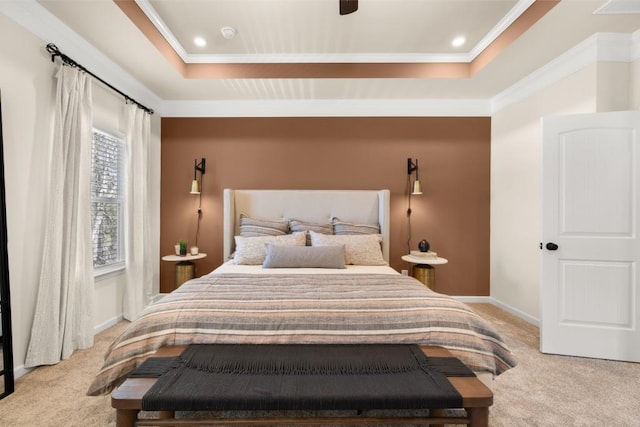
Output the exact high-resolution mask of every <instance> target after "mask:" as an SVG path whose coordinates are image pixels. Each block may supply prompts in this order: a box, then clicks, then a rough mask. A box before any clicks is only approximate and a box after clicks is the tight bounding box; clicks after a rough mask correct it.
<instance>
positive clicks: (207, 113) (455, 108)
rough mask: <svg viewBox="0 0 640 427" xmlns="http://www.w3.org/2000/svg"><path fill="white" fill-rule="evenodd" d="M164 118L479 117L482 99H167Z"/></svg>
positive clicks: (483, 112) (485, 111) (486, 111)
mask: <svg viewBox="0 0 640 427" xmlns="http://www.w3.org/2000/svg"><path fill="white" fill-rule="evenodd" d="M163 114H164V115H166V116H167V117H456V116H457V117H482V116H485V117H486V116H490V115H491V111H490V103H489V101H488V100H485V99H420V100H406V99H405V100H387V99H358V100H345V99H325V100H318V99H308V100H291V101H289V100H276V101H166V102H165V103H164V106H163Z"/></svg>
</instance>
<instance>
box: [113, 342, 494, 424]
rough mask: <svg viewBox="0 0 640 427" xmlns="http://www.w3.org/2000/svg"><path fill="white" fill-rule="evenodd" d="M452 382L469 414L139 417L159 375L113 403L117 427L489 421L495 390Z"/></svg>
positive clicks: (428, 350)
mask: <svg viewBox="0 0 640 427" xmlns="http://www.w3.org/2000/svg"><path fill="white" fill-rule="evenodd" d="M421 348H422V351H423V352H424V353H425V354H426V355H427V356H429V357H451V354H450V353H449V352H448V351H447V350H446V349H444V348H442V347H430V346H422V347H421ZM183 350H184V347H182V346H176V347H166V348H162V349H160V350H158V351H157V353H156V355H157V356H158V357H169V356H177V355H179V354H181V353H182V351H183ZM448 379H449V381H450V382H451V384H452V385H453V386H454V387H455V388H456V390H457V391H458V393H460V395H461V396H462V402H463V404H462V406H463V408H464V409H465V412H466V415H463V416H448V415H447V413H446V409H454V408H440V409H435V410H434V409H432V410H430V411H429V416H426V417H369V416H357V415H353V416H340V417H337V416H336V417H302V416H300V417H286V418H285V417H275V416H274V417H255V418H254V417H251V418H214V419H206V420H205V419H183V418H175V413H174V412H172V411H163V412H159V413H158V418H156V419H139V418H138V415H139V412H140V411H141V409H142V397H143V396H144V394H145V393H146V392H147V391H148V390H149V389H150V388H151V386H152V385H153V384H154V383H155V381H156V378H129V379H127V380H126V381H125V382H124V383H122V385H120V386H119V387H118V388H117V389H116V390H114V392H113V393H112V394H111V406H112V407H113V408H115V409H116V427H133V426H205V425H215V424H231V425H258V424H259V425H283V424H288V425H327V424H333V425H338V424H339V425H375V424H422V425H434V426H435V425H443V424H445V423H446V424H468V425H470V426H472V427H486V426H488V425H489V406H491V405H492V404H493V393H492V392H491V390H489V388H488V387H487V386H485V385H484V384H483V383H482V382H481V381H480V380H479V379H478V378H476V377H449V378H448Z"/></svg>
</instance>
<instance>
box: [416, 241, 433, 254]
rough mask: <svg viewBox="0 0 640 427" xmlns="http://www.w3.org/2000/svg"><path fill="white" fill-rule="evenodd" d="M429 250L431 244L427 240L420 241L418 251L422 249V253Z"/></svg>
mask: <svg viewBox="0 0 640 427" xmlns="http://www.w3.org/2000/svg"><path fill="white" fill-rule="evenodd" d="M429 248H430V245H429V242H427V241H426V240H420V243H418V249H420V252H429Z"/></svg>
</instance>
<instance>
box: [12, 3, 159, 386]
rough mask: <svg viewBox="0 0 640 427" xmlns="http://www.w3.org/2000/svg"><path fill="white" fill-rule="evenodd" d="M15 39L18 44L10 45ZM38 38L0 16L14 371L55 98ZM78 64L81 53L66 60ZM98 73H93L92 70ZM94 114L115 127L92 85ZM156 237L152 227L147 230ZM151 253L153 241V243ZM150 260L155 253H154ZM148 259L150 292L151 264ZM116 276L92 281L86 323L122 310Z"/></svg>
mask: <svg viewBox="0 0 640 427" xmlns="http://www.w3.org/2000/svg"><path fill="white" fill-rule="evenodd" d="M18 40H19V43H18V42H17V41H18ZM45 45H46V42H45V41H43V40H40V39H39V38H37V37H35V36H33V35H32V34H31V33H30V32H28V31H26V30H24V29H23V28H22V27H20V26H19V25H17V24H16V23H14V22H13V21H11V20H10V19H8V18H7V17H5V16H4V15H2V14H0V92H1V96H2V116H3V117H2V118H3V133H4V158H5V177H6V183H5V187H6V196H7V228H8V230H7V233H8V240H9V274H10V283H11V308H12V323H13V325H12V326H13V347H14V366H15V370H16V374H17V375H20V374H21V373H22V372H23V371H22V367H23V365H24V359H25V355H26V349H27V345H28V342H29V336H30V332H31V323H32V318H33V313H34V310H35V303H36V297H37V289H38V281H39V271H40V266H41V258H42V253H43V251H44V250H55V248H43V230H44V227H45V224H46V212H47V194H46V188H47V185H46V184H47V180H48V178H47V177H48V167H47V166H48V157H49V154H50V149H51V127H52V125H51V123H52V120H51V119H52V114H53V99H54V96H55V79H54V74H55V65H54V64H52V63H51V61H50V59H49V56H48V54H47V53H46V51H45V50H44V46H45ZM74 59H76V60H78V61H79V62H81V63H82V60H81V58H74ZM98 74H99V73H98ZM93 89H94V90H93V95H94V115H95V120H96V124H97V125H98V126H101V127H103V128H107V129H105V130H108V128H111V129H113V130H120V129H121V128H122V123H121V121H122V120H121V112H122V100H121V99H120V98H119V97H116V96H114V94H113V93H112V92H110V91H108V90H107V89H104V88H102V87H101V86H99V85H94V88H93ZM152 146H153V153H152V158H153V159H154V160H153V161H152V164H153V165H155V166H154V167H153V170H152V171H151V174H152V182H154V183H157V187H154V188H153V189H152V192H153V194H152V199H153V202H152V208H151V209H152V212H153V216H152V218H150V219H149V220H150V222H151V226H152V230H158V231H159V229H160V226H159V224H160V221H159V212H160V209H159V206H160V188H159V183H160V118H159V117H156V116H152ZM154 234H155V235H156V239H157V235H158V234H159V232H157V233H154ZM154 246H155V247H154V251H155V252H156V253H159V249H158V248H159V242H157V241H156V242H154ZM155 258H157V257H155ZM155 258H154V259H152V260H150V262H152V263H153V264H154V270H153V271H154V272H155V277H154V284H155V291H156V292H157V290H158V283H159V279H158V270H159V267H158V263H159V261H158V260H157V259H155ZM122 287H123V280H122V274H114V275H110V276H107V277H105V278H102V279H101V280H98V281H97V283H96V287H95V306H94V324H95V326H96V327H97V328H98V329H99V328H104V327H106V326H108V325H110V324H112V323H113V322H114V321H116V320H117V319H118V318H119V316H121V314H122Z"/></svg>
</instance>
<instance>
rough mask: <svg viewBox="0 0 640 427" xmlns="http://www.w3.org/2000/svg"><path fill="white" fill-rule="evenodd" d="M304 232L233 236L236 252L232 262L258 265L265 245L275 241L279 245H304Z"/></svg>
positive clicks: (262, 259)
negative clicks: (282, 234)
mask: <svg viewBox="0 0 640 427" xmlns="http://www.w3.org/2000/svg"><path fill="white" fill-rule="evenodd" d="M305 240H306V236H305V233H293V234H286V235H284V236H254V237H245V236H235V241H236V252H235V253H234V254H233V262H234V263H235V264H239V265H260V264H262V263H263V262H264V258H265V251H266V250H265V245H266V244H267V243H275V244H278V245H281V246H305Z"/></svg>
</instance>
